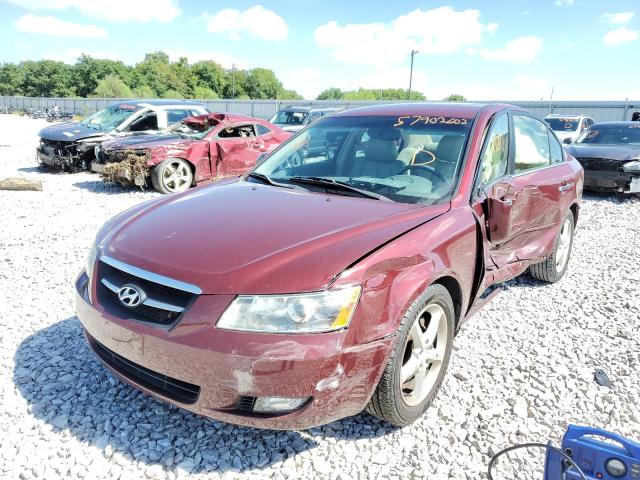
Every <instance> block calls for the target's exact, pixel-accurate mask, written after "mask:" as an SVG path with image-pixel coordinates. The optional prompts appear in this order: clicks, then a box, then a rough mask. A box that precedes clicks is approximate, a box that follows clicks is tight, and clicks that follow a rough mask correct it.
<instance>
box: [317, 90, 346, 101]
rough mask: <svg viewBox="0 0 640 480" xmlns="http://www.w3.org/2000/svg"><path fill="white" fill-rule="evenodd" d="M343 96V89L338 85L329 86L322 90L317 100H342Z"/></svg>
mask: <svg viewBox="0 0 640 480" xmlns="http://www.w3.org/2000/svg"><path fill="white" fill-rule="evenodd" d="M342 97H343V93H342V90H340V89H339V88H336V87H331V88H327V89H326V90H323V91H322V92H320V95H318V97H317V100H341V99H342Z"/></svg>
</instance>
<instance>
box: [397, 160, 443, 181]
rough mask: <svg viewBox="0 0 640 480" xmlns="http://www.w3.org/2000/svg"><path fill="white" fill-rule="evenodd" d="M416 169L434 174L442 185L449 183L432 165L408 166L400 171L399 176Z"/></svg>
mask: <svg viewBox="0 0 640 480" xmlns="http://www.w3.org/2000/svg"><path fill="white" fill-rule="evenodd" d="M414 168H419V169H422V170H426V171H427V172H429V173H432V174H433V175H434V176H436V177H437V178H438V180H439V181H441V182H442V183H447V181H446V180H445V179H444V177H443V176H442V175H441V174H440V172H438V171H437V170H436V169H435V168H433V167H432V166H431V165H421V164H419V163H418V164H415V165H406V166H405V167H404V168H403V169H402V171H400V172H399V173H397V175H402V174H403V173H404V172H407V171H409V170H413V169H414Z"/></svg>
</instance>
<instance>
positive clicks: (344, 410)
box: [76, 272, 393, 430]
mask: <svg viewBox="0 0 640 480" xmlns="http://www.w3.org/2000/svg"><path fill="white" fill-rule="evenodd" d="M87 283H88V282H87V277H86V275H85V274H84V272H83V273H82V274H81V275H80V276H79V277H78V280H77V281H76V311H77V315H78V318H79V319H80V322H81V323H82V325H83V327H84V329H85V335H86V336H87V339H88V341H89V345H90V346H91V347H92V349H93V350H94V352H96V354H97V355H98V357H99V358H100V359H101V360H102V361H103V363H105V364H106V365H107V367H109V368H110V369H111V370H112V371H113V372H114V373H116V374H117V375H118V376H119V377H120V378H122V379H123V380H125V381H126V382H127V383H129V384H131V385H133V386H134V387H136V388H138V389H140V390H143V391H145V392H146V393H149V394H151V395H153V396H155V397H158V398H161V399H163V400H165V401H168V402H171V403H173V404H176V405H178V406H180V407H182V408H185V409H187V410H190V411H192V412H195V413H198V414H200V415H204V416H207V417H210V418H214V419H217V420H222V421H226V422H229V423H234V424H238V425H245V426H251V427H260V428H271V429H286V430H289V429H296V430H298V429H306V428H310V427H312V426H317V425H322V424H325V423H329V422H331V421H334V420H338V419H340V418H344V417H347V416H351V415H355V414H357V413H359V412H361V411H362V410H363V409H364V407H365V406H366V404H367V402H368V401H369V398H370V396H371V394H372V393H373V390H374V388H375V386H376V385H377V382H378V380H379V378H380V375H381V374H382V370H383V369H384V366H385V364H386V359H387V357H388V354H389V351H390V349H391V348H392V346H393V337H387V338H384V339H381V340H377V341H375V342H371V343H368V344H365V345H351V346H347V345H345V338H346V337H347V332H346V331H341V332H332V333H325V334H315V335H278V334H256V333H248V332H234V331H228V330H222V329H217V328H216V327H215V325H214V324H215V322H216V321H217V319H218V318H219V315H220V314H221V313H222V311H223V310H224V309H225V308H226V306H227V305H228V304H229V303H230V302H231V300H232V299H233V296H230V295H201V296H200V297H198V299H197V300H196V301H195V303H194V304H193V305H192V307H191V308H190V309H189V310H188V311H187V312H186V313H185V314H184V315H183V317H182V318H181V320H180V322H179V323H178V325H176V327H175V328H173V329H172V330H170V331H166V330H162V329H159V328H154V327H152V326H148V325H145V324H143V323H141V322H135V321H131V320H124V319H119V318H114V317H112V316H111V315H109V314H108V313H107V312H105V311H104V310H103V309H102V308H101V307H100V305H98V304H95V303H94V305H92V304H90V303H89V302H88V295H87V291H86V290H87ZM96 345H97V346H96ZM102 347H104V348H106V349H108V350H109V351H111V352H113V353H115V354H116V355H117V356H120V357H122V358H123V359H125V360H128V361H130V362H132V363H133V364H135V365H137V366H138V368H139V367H142V368H144V369H148V370H149V371H151V372H152V373H153V374H157V376H159V377H163V378H164V377H166V378H168V379H169V380H168V381H169V382H172V381H174V382H175V381H178V382H184V383H185V384H189V385H191V386H194V387H197V388H198V389H199V390H198V394H197V398H196V399H195V401H189V402H188V403H186V402H185V401H180V400H177V399H176V397H175V396H173V395H169V394H165V393H163V392H162V391H161V390H158V389H156V388H153V386H150V385H149V384H148V383H145V382H143V381H140V379H139V377H136V376H135V375H131V374H129V373H127V371H124V370H123V369H121V368H120V369H119V368H117V366H114V364H112V363H111V364H110V363H109V362H108V361H105V355H104V353H103V351H102V350H101V348H102ZM268 396H273V397H287V398H307V397H310V401H309V402H307V403H306V404H305V405H304V406H303V407H301V408H300V409H299V410H296V411H294V412H291V413H285V414H280V415H264V414H255V413H247V412H246V411H241V410H240V409H239V408H238V401H239V399H241V398H245V397H268ZM172 397H173V398H172Z"/></svg>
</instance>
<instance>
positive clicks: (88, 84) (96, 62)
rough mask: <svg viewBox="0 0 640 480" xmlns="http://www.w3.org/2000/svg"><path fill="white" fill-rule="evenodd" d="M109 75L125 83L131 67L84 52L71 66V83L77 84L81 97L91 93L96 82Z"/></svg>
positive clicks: (96, 84)
mask: <svg viewBox="0 0 640 480" xmlns="http://www.w3.org/2000/svg"><path fill="white" fill-rule="evenodd" d="M109 75H115V76H117V77H119V78H120V79H122V80H123V81H124V82H125V83H127V81H128V80H129V76H130V75H131V67H127V66H126V65H125V64H124V63H122V62H119V61H115V60H104V59H99V58H93V57H90V56H89V55H85V54H84V53H83V54H82V55H81V56H80V57H79V58H78V60H77V62H76V64H75V65H74V66H73V83H74V85H76V86H77V87H76V91H77V93H78V95H80V96H81V97H86V96H89V95H91V94H92V93H93V92H94V91H95V89H96V87H97V86H98V82H100V80H102V79H104V78H105V77H107V76H109Z"/></svg>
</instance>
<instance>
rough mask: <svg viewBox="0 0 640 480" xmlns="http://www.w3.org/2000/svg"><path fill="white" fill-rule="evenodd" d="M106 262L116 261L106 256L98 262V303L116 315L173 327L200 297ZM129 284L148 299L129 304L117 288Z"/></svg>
mask: <svg viewBox="0 0 640 480" xmlns="http://www.w3.org/2000/svg"><path fill="white" fill-rule="evenodd" d="M107 262H110V263H114V262H113V261H112V260H108V259H106V258H105V257H102V258H101V259H100V261H99V262H98V272H97V273H98V281H97V284H96V289H97V297H98V303H99V304H100V305H101V306H102V307H103V308H104V309H105V310H107V312H109V313H110V314H111V315H113V316H115V317H118V318H123V319H128V320H137V321H141V322H147V323H151V324H154V325H158V326H161V327H165V328H170V327H172V326H173V325H175V323H177V322H178V320H179V319H180V317H181V316H182V315H183V314H184V313H185V312H186V311H187V310H188V309H189V307H191V305H192V304H193V302H194V301H195V300H196V298H197V296H198V295H197V294H196V293H193V292H188V291H185V290H182V289H181V288H176V287H170V286H168V285H163V284H161V283H158V282H156V281H153V280H151V279H150V278H144V276H143V275H144V273H142V274H140V275H134V274H132V273H130V272H127V271H124V270H123V269H121V268H118V267H116V266H115V265H113V264H110V263H107ZM127 284H129V285H134V286H136V287H138V288H139V289H141V290H142V291H143V292H144V295H145V296H146V299H145V300H144V302H143V303H141V304H140V305H138V306H136V307H128V306H125V305H123V304H122V303H121V302H120V300H119V298H118V290H119V289H120V288H121V287H122V286H124V285H127ZM176 284H179V282H176Z"/></svg>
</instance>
